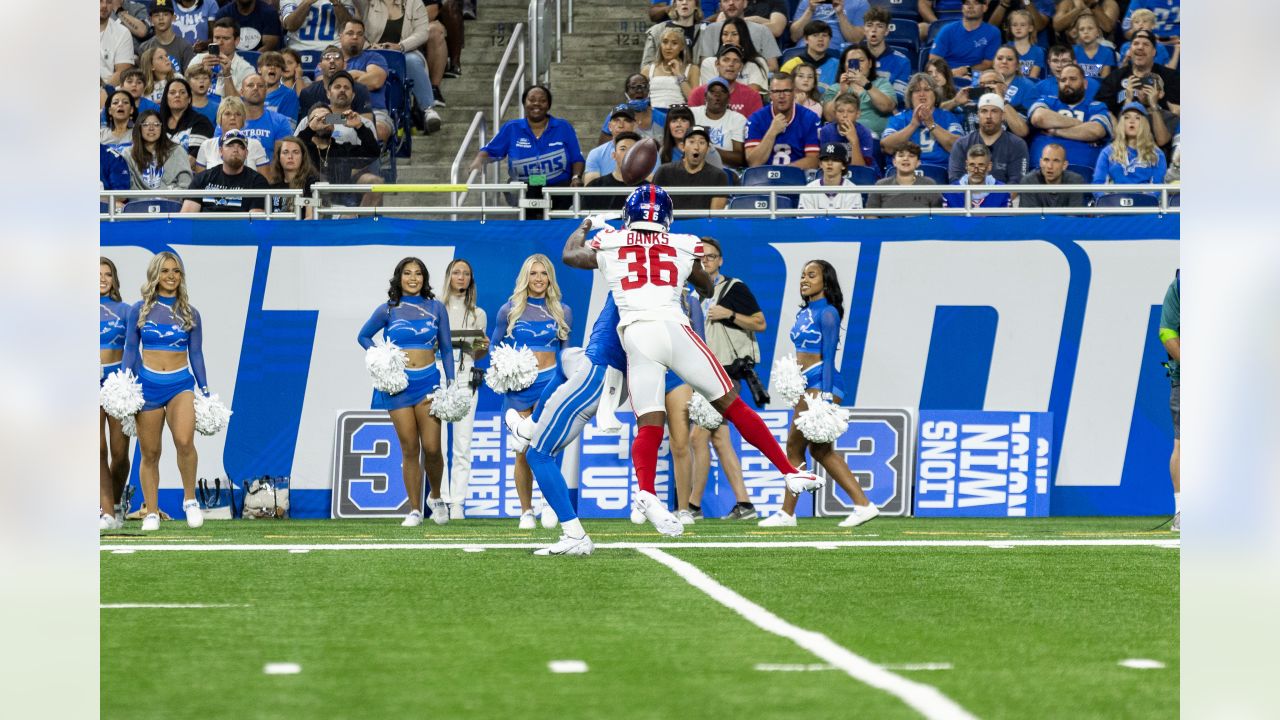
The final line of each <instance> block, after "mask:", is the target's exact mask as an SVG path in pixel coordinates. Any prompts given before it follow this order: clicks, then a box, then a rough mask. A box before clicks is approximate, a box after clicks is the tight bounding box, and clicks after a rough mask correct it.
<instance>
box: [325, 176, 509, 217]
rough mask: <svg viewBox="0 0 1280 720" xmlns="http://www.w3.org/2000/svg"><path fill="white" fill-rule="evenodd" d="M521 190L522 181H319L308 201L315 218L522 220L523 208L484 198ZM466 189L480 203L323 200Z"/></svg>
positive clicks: (462, 191) (454, 191) (460, 190)
mask: <svg viewBox="0 0 1280 720" xmlns="http://www.w3.org/2000/svg"><path fill="white" fill-rule="evenodd" d="M524 190H525V185H524V184H523V183H505V184H503V183H479V184H462V185H455V184H445V183H440V184H405V185H357V184H347V185H336V184H332V183H323V182H320V183H315V184H314V185H312V186H311V198H309V200H310V201H311V203H312V204H313V205H314V206H315V216H316V219H322V218H326V217H334V216H337V215H341V216H344V217H352V216H357V217H365V216H367V217H382V216H387V215H423V216H426V217H433V216H445V215H447V216H450V219H453V220H457V219H458V216H459V215H469V216H478V219H480V220H487V219H489V218H491V217H500V218H508V219H515V220H523V219H524V217H525V214H524V209H523V208H520V207H511V206H509V205H505V204H503V205H499V204H495V203H490V202H488V201H487V200H486V198H488V197H489V193H514V194H516V195H517V196H519V197H523V196H524ZM467 191H476V195H477V196H478V197H479V198H480V204H479V205H468V206H465V207H463V206H448V205H445V206H426V205H410V206H404V207H402V206H398V205H397V206H393V207H375V206H356V207H352V206H343V205H330V206H327V207H326V206H325V203H324V200H325V197H326V196H327V195H332V194H336V193H378V194H390V193H453V194H455V195H456V194H457V193H465V192H467Z"/></svg>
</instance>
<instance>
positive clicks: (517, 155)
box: [470, 85, 585, 210]
mask: <svg viewBox="0 0 1280 720" xmlns="http://www.w3.org/2000/svg"><path fill="white" fill-rule="evenodd" d="M520 102H521V103H523V104H524V117H523V118H517V119H515V120H508V121H507V122H505V123H503V124H502V129H500V130H499V131H498V134H497V135H495V136H494V138H493V139H492V140H490V141H489V144H488V145H485V146H484V147H482V148H480V151H479V152H477V153H476V156H475V158H473V159H472V160H471V166H470V169H471V170H473V171H474V170H479V169H481V168H483V167H484V165H485V164H486V163H488V162H490V161H492V160H501V159H503V158H506V159H507V169H508V172H509V173H510V176H511V180H512V182H523V183H527V182H530V180H531V179H532V178H533V177H534V176H542V177H544V178H545V179H546V185H548V186H555V187H581V186H582V169H583V166H584V165H585V161H584V160H583V157H582V151H581V150H580V149H579V148H578V134H577V133H576V132H575V131H574V129H573V126H572V125H570V124H569V122H568V121H567V120H562V119H560V118H557V117H552V115H551V90H550V89H548V88H547V87H546V86H544V85H532V86H530V87H529V88H528V89H527V90H525V91H524V95H523V96H521V98H520ZM572 206H573V198H572V197H571V196H568V195H564V196H559V197H557V198H556V199H555V201H554V202H553V203H552V207H553V208H555V209H557V210H561V209H568V208H570V207H572Z"/></svg>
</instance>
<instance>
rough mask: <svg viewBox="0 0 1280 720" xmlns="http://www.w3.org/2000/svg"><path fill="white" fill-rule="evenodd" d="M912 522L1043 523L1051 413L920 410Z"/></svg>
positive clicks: (1050, 453) (1046, 505) (1050, 450)
mask: <svg viewBox="0 0 1280 720" xmlns="http://www.w3.org/2000/svg"><path fill="white" fill-rule="evenodd" d="M916 453H917V456H918V457H919V465H918V467H917V469H916V492H915V498H916V511H915V514H916V516H917V517H1048V516H1049V505H1050V503H1049V468H1050V464H1051V462H1052V458H1053V415H1052V414H1051V413H1016V412H972V411H948V410H922V411H921V412H920V443H919V445H918V446H917V447H916Z"/></svg>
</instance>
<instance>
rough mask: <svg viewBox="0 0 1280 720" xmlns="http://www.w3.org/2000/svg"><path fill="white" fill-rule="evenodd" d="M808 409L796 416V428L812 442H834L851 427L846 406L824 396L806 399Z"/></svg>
mask: <svg viewBox="0 0 1280 720" xmlns="http://www.w3.org/2000/svg"><path fill="white" fill-rule="evenodd" d="M805 402H806V403H807V404H808V405H809V407H808V409H806V410H802V411H800V414H799V415H797V416H796V429H797V430H799V431H800V434H802V435H804V439H805V440H808V441H809V442H811V443H819V444H824V443H833V442H835V441H836V440H837V439H839V437H840V436H841V435H844V431H845V430H848V429H849V415H848V414H847V413H845V411H844V408H842V407H840V406H839V405H836V404H835V403H830V402H827V401H826V400H823V399H822V398H816V397H809V398H806V399H805Z"/></svg>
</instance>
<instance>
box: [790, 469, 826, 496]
mask: <svg viewBox="0 0 1280 720" xmlns="http://www.w3.org/2000/svg"><path fill="white" fill-rule="evenodd" d="M784 477H785V478H786V480H787V489H788V490H790V491H791V493H792V494H793V495H799V494H800V493H806V492H809V491H811V490H818V489H820V488H821V487H822V486H823V485H825V484H826V480H823V479H822V478H820V477H818V476H817V475H814V474H813V473H811V472H809V471H808V470H805V469H804V468H803V467H802V468H800V469H799V470H798V471H796V472H793V473H787V474H786V475H785V476H784Z"/></svg>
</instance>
